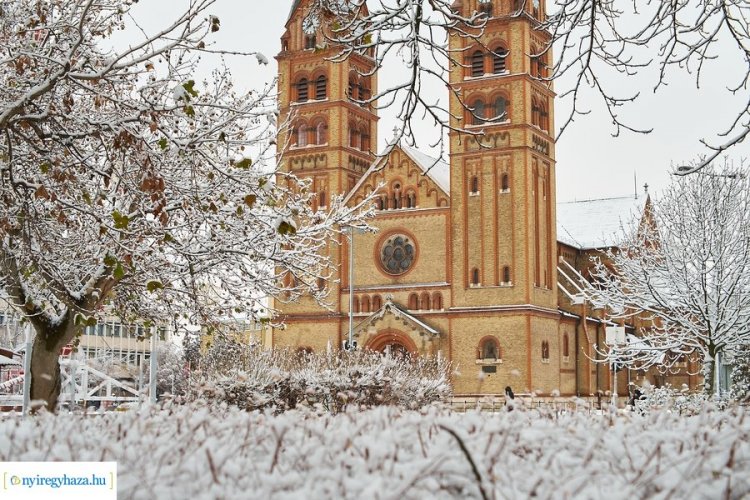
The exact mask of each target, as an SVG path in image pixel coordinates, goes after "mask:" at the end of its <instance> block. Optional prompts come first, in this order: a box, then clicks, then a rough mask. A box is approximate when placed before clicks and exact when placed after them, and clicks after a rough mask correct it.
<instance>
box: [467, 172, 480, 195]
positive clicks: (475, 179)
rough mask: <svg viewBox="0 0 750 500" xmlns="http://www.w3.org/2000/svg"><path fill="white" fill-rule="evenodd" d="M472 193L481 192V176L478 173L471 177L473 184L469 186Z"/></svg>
mask: <svg viewBox="0 0 750 500" xmlns="http://www.w3.org/2000/svg"><path fill="white" fill-rule="evenodd" d="M469 189H470V191H469V192H470V193H471V194H478V193H479V177H477V176H476V175H475V176H473V177H472V178H471V185H470V187H469Z"/></svg>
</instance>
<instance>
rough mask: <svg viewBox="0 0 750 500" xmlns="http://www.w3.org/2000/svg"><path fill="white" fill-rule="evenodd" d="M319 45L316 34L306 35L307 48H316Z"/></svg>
mask: <svg viewBox="0 0 750 500" xmlns="http://www.w3.org/2000/svg"><path fill="white" fill-rule="evenodd" d="M316 45H317V43H316V39H315V34H312V35H305V48H306V49H314V48H315V46H316Z"/></svg>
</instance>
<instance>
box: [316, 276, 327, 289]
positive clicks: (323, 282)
mask: <svg viewBox="0 0 750 500" xmlns="http://www.w3.org/2000/svg"><path fill="white" fill-rule="evenodd" d="M325 287H326V280H324V279H323V278H318V291H320V292H322V291H323V290H324V289H325Z"/></svg>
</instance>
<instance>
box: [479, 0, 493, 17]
mask: <svg viewBox="0 0 750 500" xmlns="http://www.w3.org/2000/svg"><path fill="white" fill-rule="evenodd" d="M479 12H481V13H482V14H485V15H486V16H487V17H490V16H492V0H479Z"/></svg>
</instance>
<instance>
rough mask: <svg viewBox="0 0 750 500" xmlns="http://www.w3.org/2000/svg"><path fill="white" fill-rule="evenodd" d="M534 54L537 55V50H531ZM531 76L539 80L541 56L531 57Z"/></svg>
mask: <svg viewBox="0 0 750 500" xmlns="http://www.w3.org/2000/svg"><path fill="white" fill-rule="evenodd" d="M531 53H532V54H536V53H537V50H536V49H534V48H532V49H531ZM530 72H531V76H533V77H535V78H539V77H540V76H541V75H540V74H539V56H531V71H530Z"/></svg>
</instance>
